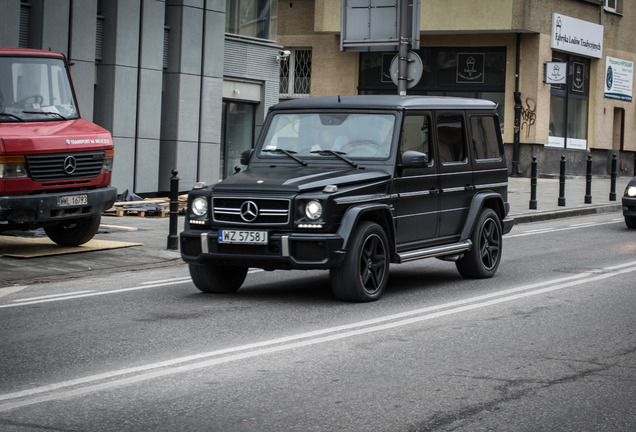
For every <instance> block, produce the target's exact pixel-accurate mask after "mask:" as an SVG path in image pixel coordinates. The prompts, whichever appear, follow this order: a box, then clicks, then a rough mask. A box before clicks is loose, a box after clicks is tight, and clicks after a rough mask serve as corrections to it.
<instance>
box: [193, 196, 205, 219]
mask: <svg viewBox="0 0 636 432" xmlns="http://www.w3.org/2000/svg"><path fill="white" fill-rule="evenodd" d="M207 212H208V199H207V198H206V197H196V198H195V199H193V200H192V213H194V214H195V215H196V216H205V215H206V214H207Z"/></svg>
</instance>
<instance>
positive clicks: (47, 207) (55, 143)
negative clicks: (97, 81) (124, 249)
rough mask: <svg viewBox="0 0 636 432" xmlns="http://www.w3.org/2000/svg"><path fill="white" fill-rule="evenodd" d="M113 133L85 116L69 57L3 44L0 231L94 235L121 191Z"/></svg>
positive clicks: (68, 239)
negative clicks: (114, 181)
mask: <svg viewBox="0 0 636 432" xmlns="http://www.w3.org/2000/svg"><path fill="white" fill-rule="evenodd" d="M113 156H114V149H113V138H112V136H111V134H110V133H109V132H108V131H107V130H105V129H104V128H102V127H100V126H97V125H96V124H94V123H91V122H89V121H88V120H86V119H83V118H81V116H80V112H79V108H78V106H77V100H76V97H75V91H74V88H73V84H72V81H71V74H70V71H69V67H68V63H67V61H66V57H65V56H64V55H63V54H60V53H56V52H51V51H40V50H34V49H19V48H2V47H0V232H3V231H8V230H31V229H37V228H43V229H44V232H45V233H46V235H47V236H48V237H49V238H50V239H51V240H53V241H54V242H55V243H57V244H59V245H63V246H77V245H81V244H84V243H86V242H88V241H89V240H91V239H92V238H93V236H94V235H95V233H97V230H98V229H99V224H100V221H101V213H102V212H103V211H104V210H106V209H108V208H110V207H111V206H112V205H113V203H114V202H115V199H116V197H117V189H116V188H114V187H111V186H110V181H111V173H112V168H113Z"/></svg>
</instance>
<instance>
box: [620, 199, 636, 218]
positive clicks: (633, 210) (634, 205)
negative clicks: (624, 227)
mask: <svg viewBox="0 0 636 432" xmlns="http://www.w3.org/2000/svg"><path fill="white" fill-rule="evenodd" d="M622 204H623V216H626V217H630V218H636V197H630V196H623V202H622Z"/></svg>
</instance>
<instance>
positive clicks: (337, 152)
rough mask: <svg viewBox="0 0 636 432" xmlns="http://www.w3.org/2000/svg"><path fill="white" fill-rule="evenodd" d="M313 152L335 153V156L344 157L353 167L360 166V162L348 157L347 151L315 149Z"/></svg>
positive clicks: (321, 153) (322, 153)
mask: <svg viewBox="0 0 636 432" xmlns="http://www.w3.org/2000/svg"><path fill="white" fill-rule="evenodd" d="M311 153H318V154H319V155H321V156H326V155H334V156H336V157H338V158H340V159H342V160H343V161H345V162H346V163H348V164H349V165H351V166H352V167H354V168H358V164H357V163H355V162H354V161H352V160H351V159H349V158H348V157H346V156H345V155H346V154H347V153H345V152H341V151H336V150H313V151H312V152H311Z"/></svg>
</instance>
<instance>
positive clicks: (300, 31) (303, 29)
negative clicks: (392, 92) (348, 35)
mask: <svg viewBox="0 0 636 432" xmlns="http://www.w3.org/2000/svg"><path fill="white" fill-rule="evenodd" d="M331 3H333V2H331ZM290 5H291V7H290ZM321 5H322V2H321V1H320V0H317V1H316V2H314V0H292V1H290V2H285V3H279V5H278V23H279V24H278V41H277V42H278V43H279V44H281V45H283V46H285V47H293V48H311V95H312V96H330V95H353V94H357V93H358V88H357V84H358V54H357V53H345V52H340V35H339V34H334V33H322V32H316V31H314V25H315V24H316V22H315V19H314V17H316V16H319V17H320V18H322V17H323V15H322V12H323V11H322V9H319V8H318V6H321ZM336 9H337V20H338V21H337V23H338V30H339V29H340V1H338V2H337V8H336ZM333 10H334V8H333V7H332V8H331V9H330V10H329V11H331V12H330V13H328V14H327V16H329V17H330V18H329V22H331V21H334V20H335V18H334V17H333V15H334V13H333ZM316 26H317V27H319V28H322V27H321V26H320V25H318V24H316Z"/></svg>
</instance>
